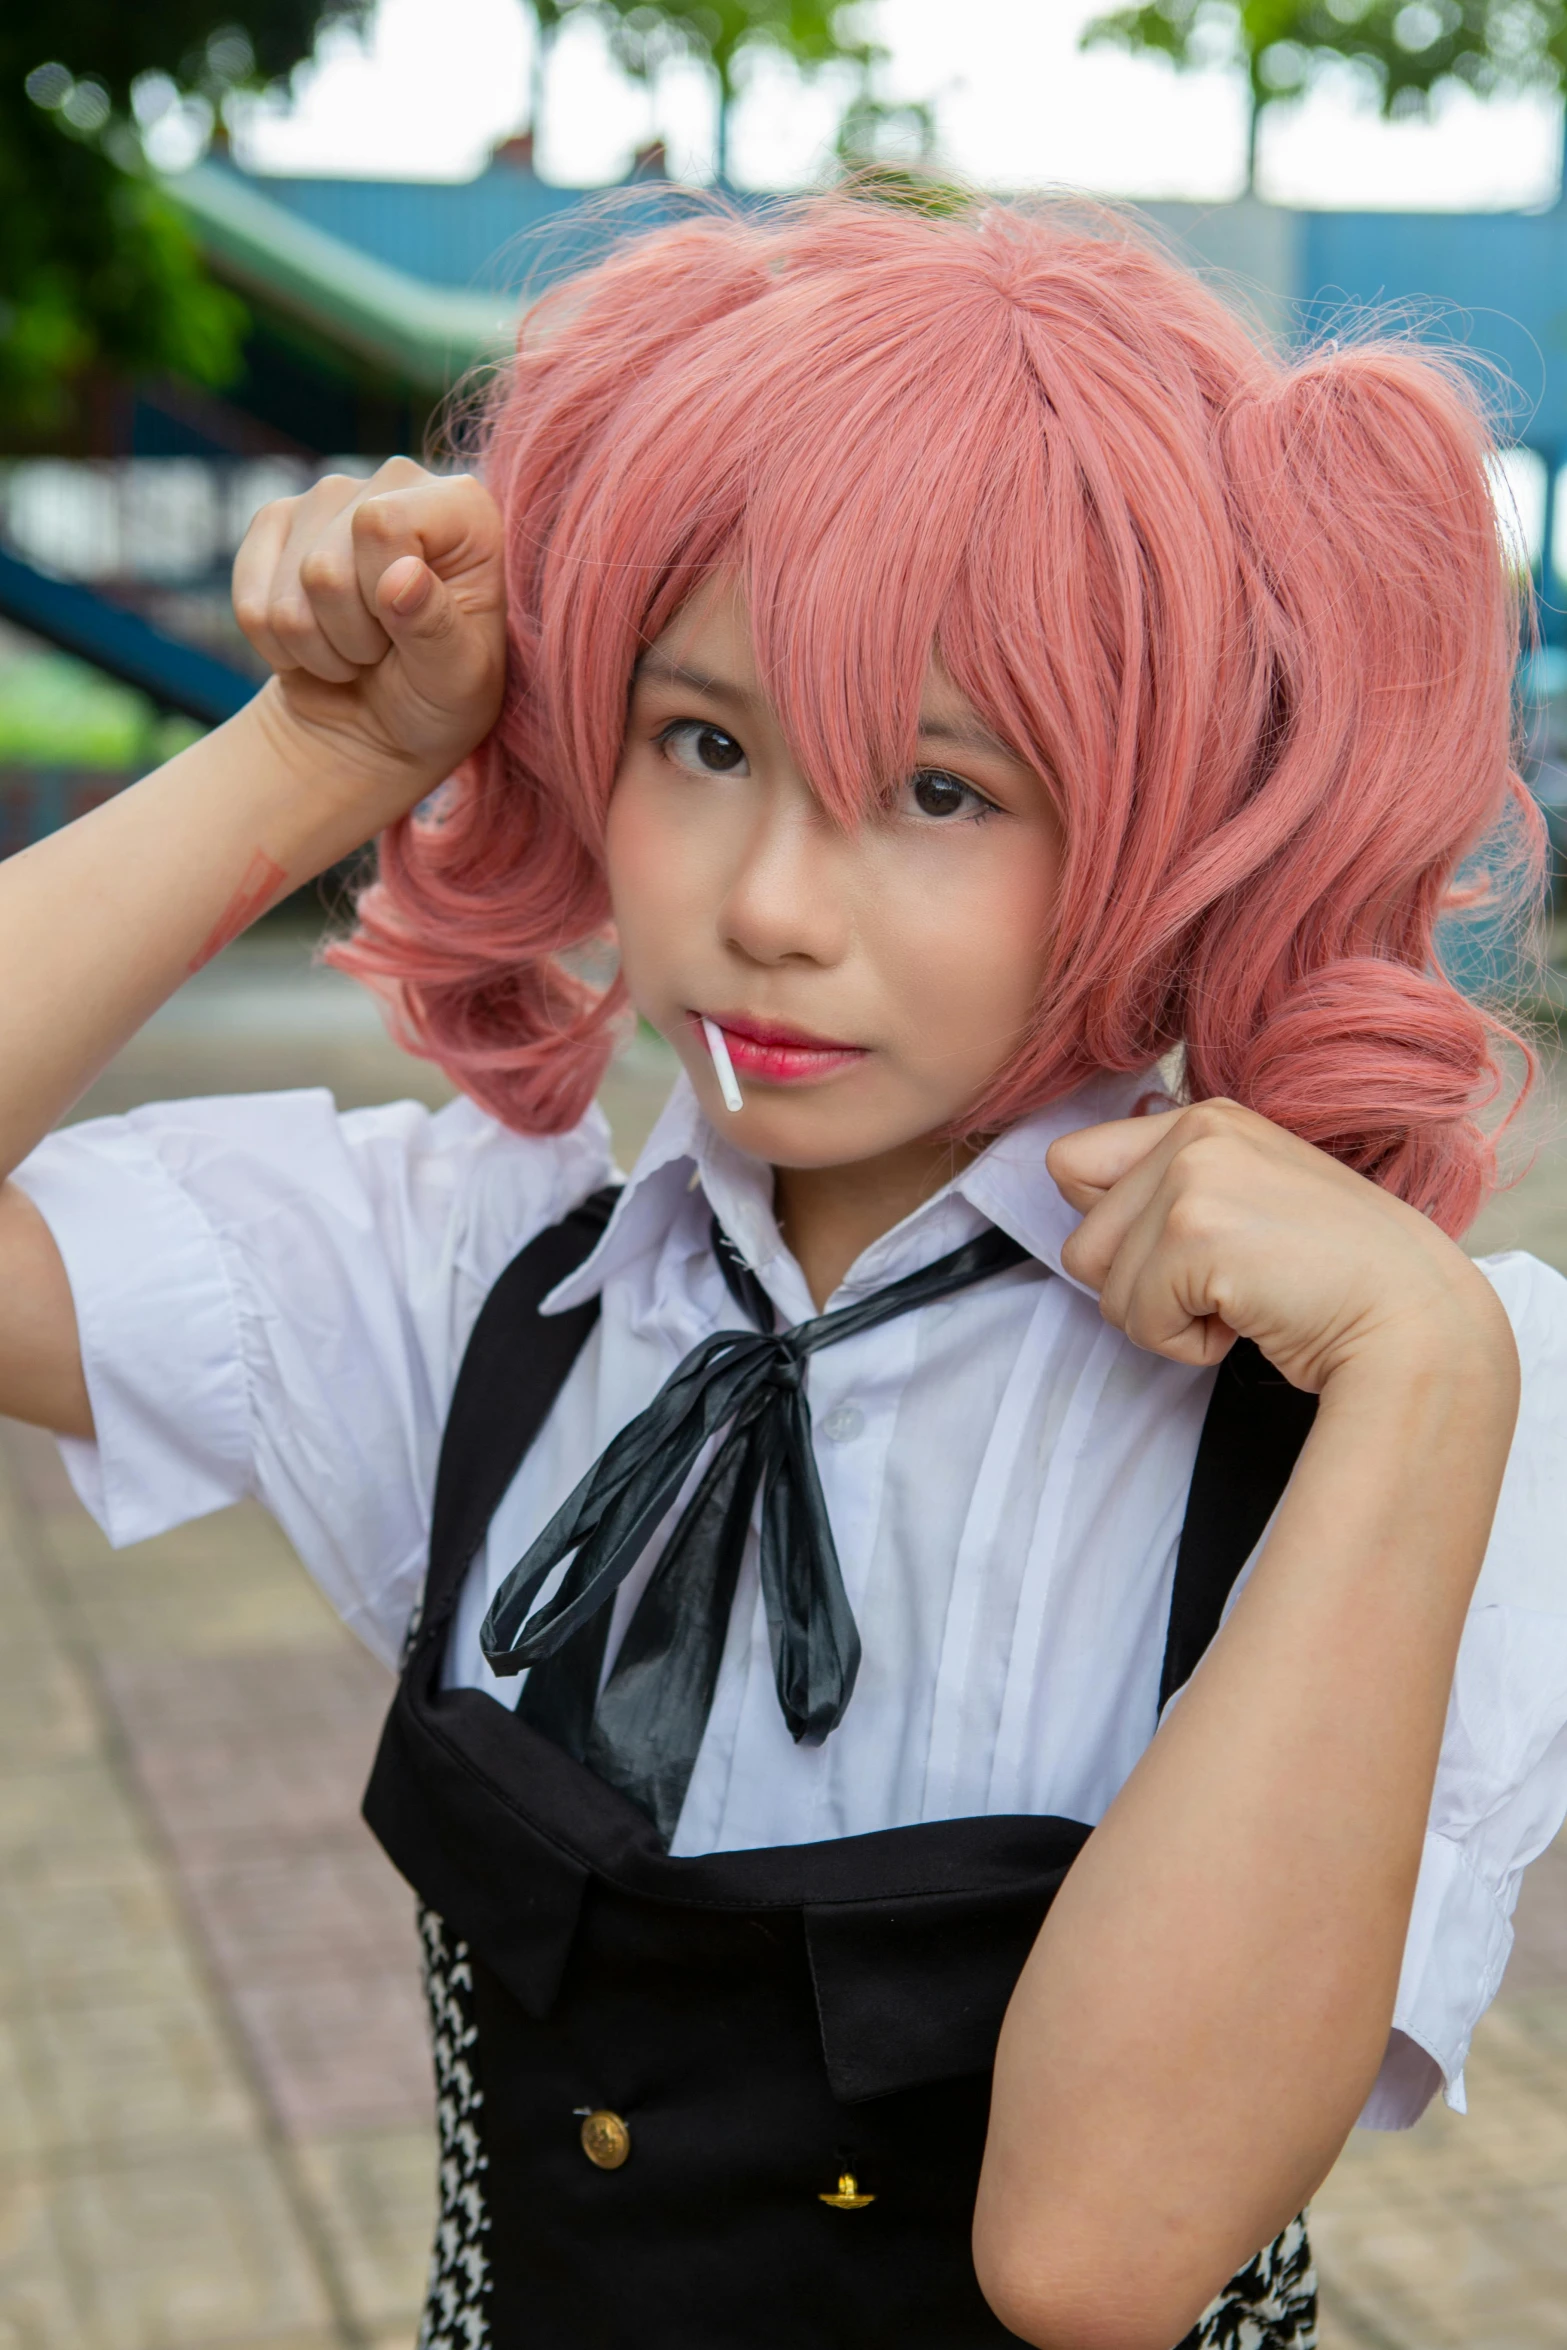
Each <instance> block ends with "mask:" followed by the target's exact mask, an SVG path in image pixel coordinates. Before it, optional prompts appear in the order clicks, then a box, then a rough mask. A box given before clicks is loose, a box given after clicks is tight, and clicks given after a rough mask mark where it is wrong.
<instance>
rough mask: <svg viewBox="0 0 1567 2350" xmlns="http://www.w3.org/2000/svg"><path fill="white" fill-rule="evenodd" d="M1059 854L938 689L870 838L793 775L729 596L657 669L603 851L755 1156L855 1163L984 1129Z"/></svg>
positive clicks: (635, 949)
mask: <svg viewBox="0 0 1567 2350" xmlns="http://www.w3.org/2000/svg"><path fill="white" fill-rule="evenodd" d="M1061 847H1062V842H1061V831H1060V825H1059V822H1058V819H1057V816H1056V813H1055V809H1054V806H1053V803H1052V800H1051V797H1050V793H1049V791H1048V789H1047V787H1046V785H1045V782H1044V780H1043V778H1042V777H1041V776H1039V775H1038V774H1036V773H1035V772H1034V771H1033V770H1032V769H1031V768H1029V767H1027V766H1025V765H1024V764H1023V763H1022V762H1021V761H1019V760H1018V759H1016V758H1014V757H1013V756H1012V755H1011V754H1010V753H1009V752H1008V751H1007V750H1005V749H1004V748H1003V747H1002V745H1001V744H1000V743H998V742H997V741H995V739H994V738H993V737H992V736H991V735H990V734H989V733H988V731H987V730H986V728H985V727H984V725H983V724H982V722H981V721H980V719H979V718H978V717H977V715H976V714H975V712H974V711H973V709H972V708H971V707H970V706H969V704H968V703H967V702H965V701H964V699H963V697H962V696H961V695H960V694H958V693H957V692H956V691H955V689H954V688H953V687H952V685H951V684H950V682H947V681H945V680H944V679H943V678H942V677H941V675H940V673H939V672H933V674H932V676H931V678H930V680H929V683H928V687H927V691H926V695H925V700H924V704H923V709H922V714H921V729H920V740H919V747H918V752H917V758H916V765H915V767H914V769H913V771H912V773H911V774H910V775H909V776H908V777H907V778H906V779H905V780H904V781H903V782H902V783H901V784H900V785H899V786H898V789H897V790H896V792H895V793H894V794H893V795H892V798H891V800H890V803H889V804H888V805H887V806H886V808H885V809H882V810H878V811H876V812H873V813H872V814H870V815H868V816H867V817H866V818H865V819H864V821H863V822H862V823H861V824H860V825H859V827H858V828H857V829H853V830H850V829H847V828H845V827H844V826H842V825H840V824H838V823H837V822H836V821H835V820H834V819H833V818H832V817H831V816H829V815H828V814H827V812H826V811H825V810H824V809H823V808H822V806H821V805H820V803H819V802H818V801H817V800H816V798H815V797H814V795H813V794H812V792H811V789H810V787H809V785H808V784H807V783H806V781H805V778H804V777H803V776H802V775H801V774H800V772H799V770H798V768H797V767H796V765H795V762H794V759H793V757H792V755H791V753H790V750H789V746H788V744H787V742H786V741H785V739H784V736H783V732H782V730H781V728H780V726H779V723H778V720H777V718H776V716H775V715H774V713H773V711H772V709H771V708H770V706H769V704H768V701H767V698H766V695H765V694H764V692H763V690H762V688H761V685H760V682H759V680H758V677H757V670H756V663H755V658H754V654H753V651H752V646H751V637H750V630H749V626H748V623H747V618H746V613H745V608H744V604H743V602H742V601H741V599H740V598H739V596H738V594H737V593H736V591H735V589H734V588H733V586H732V585H731V584H729V583H727V582H725V581H723V580H718V579H715V580H712V581H709V582H708V584H707V585H706V586H705V587H704V588H703V589H702V590H701V591H700V592H699V593H698V594H697V595H695V596H694V597H693V598H692V600H691V602H690V603H689V604H687V605H686V606H685V608H684V609H683V610H682V611H681V612H680V614H679V615H678V616H677V618H676V619H675V621H674V622H673V623H672V625H671V626H670V627H669V629H668V630H667V631H666V632H665V634H664V635H663V636H662V637H661V638H660V639H659V640H658V642H657V644H656V645H654V646H653V647H651V648H650V650H649V651H648V652H647V654H645V655H644V657H643V660H642V662H641V664H640V666H639V669H638V673H637V678H636V682H635V686H634V689H633V693H632V700H631V711H630V723H629V726H628V728H627V733H626V742H625V749H624V752H623V754H622V759H621V766H620V772H619V775H618V777H617V779H616V783H615V791H614V797H613V800H612V801H611V805H610V811H609V827H608V840H607V852H606V853H607V865H608V876H609V888H610V897H611V902H612V905H613V908H614V916H615V923H616V927H617V930H618V932H619V938H620V950H621V963H622V969H623V971H624V974H625V978H626V983H627V986H628V987H629V989H630V993H631V999H632V1002H633V1003H634V1004H635V1006H636V1008H637V1010H638V1011H639V1012H640V1013H641V1014H642V1015H643V1017H644V1018H645V1019H647V1020H649V1021H651V1023H652V1024H653V1026H654V1027H655V1028H657V1029H659V1030H660V1031H661V1032H662V1033H663V1034H664V1035H665V1036H666V1037H667V1038H668V1039H669V1041H670V1043H671V1044H672V1045H673V1046H674V1048H675V1050H676V1052H678V1053H679V1055H680V1057H681V1059H682V1061H683V1062H684V1063H685V1065H686V1068H687V1069H688V1070H689V1072H690V1074H691V1078H692V1081H693V1083H694V1084H695V1086H696V1089H697V1093H698V1095H699V1096H700V1098H701V1101H702V1104H703V1107H704V1108H705V1110H706V1111H707V1113H708V1115H709V1117H710V1118H711V1119H712V1121H713V1123H714V1125H715V1126H717V1127H718V1129H719V1131H720V1132H721V1133H724V1134H725V1135H727V1136H728V1137H729V1139H730V1140H732V1141H733V1142H735V1143H736V1144H737V1145H738V1146H739V1148H740V1149H742V1150H744V1151H748V1152H750V1153H751V1154H752V1155H753V1156H754V1157H757V1158H760V1159H766V1160H770V1161H771V1162H772V1163H773V1165H775V1166H778V1167H798V1168H815V1167H831V1166H842V1165H847V1164H849V1163H851V1162H856V1161H862V1160H869V1159H875V1158H877V1157H879V1156H881V1155H883V1154H886V1153H892V1152H898V1151H900V1150H903V1149H905V1148H906V1147H907V1146H908V1145H910V1144H912V1143H915V1142H917V1141H918V1140H919V1139H920V1138H922V1137H926V1136H934V1135H938V1134H941V1133H944V1132H950V1131H952V1130H954V1129H956V1130H957V1131H958V1132H961V1131H962V1130H963V1126H964V1120H965V1115H966V1113H967V1112H968V1110H969V1109H970V1107H971V1105H973V1104H975V1103H977V1102H978V1101H979V1100H980V1099H981V1097H982V1096H983V1094H984V1093H985V1092H986V1090H987V1088H988V1087H989V1085H990V1084H991V1082H992V1080H993V1079H994V1078H995V1077H996V1075H997V1074H998V1072H999V1071H1000V1070H1001V1069H1002V1068H1004V1067H1005V1065H1006V1064H1007V1063H1008V1062H1009V1061H1010V1060H1011V1058H1012V1057H1013V1054H1014V1053H1015V1051H1016V1049H1017V1047H1018V1045H1019V1043H1020V1042H1021V1041H1022V1039H1023V1037H1024V1035H1025V1033H1026V1030H1027V1026H1028V1022H1029V1017H1030V1014H1031V1012H1032V1010H1033V1007H1034V1004H1035V1002H1036V1000H1037V997H1038V993H1039V988H1040V983H1041V980H1042V978H1043V975H1044V969H1045V960H1046V953H1047V944H1048V934H1049V929H1050V916H1051V910H1052V907H1053V904H1054V900H1055V890H1056V882H1057V876H1058V874H1059V870H1060V863H1061ZM704 1018H706V1019H708V1020H712V1021H714V1022H716V1023H717V1025H718V1026H719V1027H720V1028H721V1029H722V1031H723V1033H724V1038H725V1041H726V1043H727V1045H728V1049H729V1054H730V1057H731V1059H732V1061H733V1064H734V1069H735V1074H736V1077H737V1078H738V1080H739V1086H740V1092H741V1096H742V1101H743V1107H742V1108H741V1109H740V1110H739V1111H738V1112H737V1113H735V1112H731V1111H729V1110H726V1109H725V1107H724V1105H723V1101H722V1098H721V1095H720V1090H719V1084H718V1079H717V1076H716V1074H715V1071H714V1066H713V1061H712V1057H711V1054H710V1052H709V1050H708V1047H707V1045H706V1043H705V1041H704V1037H703V1031H702V1026H701V1023H702V1020H703V1019H704Z"/></svg>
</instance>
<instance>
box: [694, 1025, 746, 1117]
mask: <svg viewBox="0 0 1567 2350" xmlns="http://www.w3.org/2000/svg"><path fill="white" fill-rule="evenodd" d="M702 1034H703V1035H704V1036H705V1037H706V1039H707V1049H708V1051H709V1052H710V1053H711V1054H712V1056H713V1073H714V1075H715V1076H716V1077H717V1079H718V1090H719V1092H720V1093H721V1094H722V1095H723V1097H724V1108H725V1109H726V1110H743V1109H744V1108H745V1103H744V1102H743V1101H742V1100H741V1098H740V1080H739V1078H738V1077H737V1076H736V1075H735V1065H734V1063H733V1061H731V1059H730V1058H729V1047H728V1045H727V1044H726V1043H725V1042H724V1032H723V1030H722V1029H721V1028H720V1027H719V1025H718V1023H717V1021H716V1020H709V1019H707V1018H706V1017H705V1015H704V1017H703V1021H702Z"/></svg>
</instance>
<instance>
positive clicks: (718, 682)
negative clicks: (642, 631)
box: [631, 645, 757, 710]
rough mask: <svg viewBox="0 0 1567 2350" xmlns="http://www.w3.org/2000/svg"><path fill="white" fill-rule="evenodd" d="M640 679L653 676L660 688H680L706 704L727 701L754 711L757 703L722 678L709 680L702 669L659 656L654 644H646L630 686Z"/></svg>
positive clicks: (754, 698) (741, 688)
mask: <svg viewBox="0 0 1567 2350" xmlns="http://www.w3.org/2000/svg"><path fill="white" fill-rule="evenodd" d="M643 677H656V678H657V679H658V681H659V683H660V684H661V685H683V686H684V687H685V688H686V690H687V691H688V692H689V693H693V694H704V695H705V696H706V697H707V699H708V700H709V701H710V702H731V703H733V704H734V705H735V706H736V707H737V708H738V709H742V710H754V709H755V707H756V704H757V696H756V695H755V694H748V693H747V692H746V690H745V688H744V686H741V685H734V684H732V683H731V682H730V681H729V679H727V678H724V677H709V676H708V674H707V672H706V670H705V669H688V668H687V667H686V665H685V663H684V662H683V661H672V660H671V659H670V657H669V655H668V654H667V653H661V652H660V651H659V649H658V647H657V645H649V647H648V649H647V651H646V652H645V653H644V654H643V655H642V658H641V659H640V660H639V661H638V663H637V665H636V667H635V669H634V670H633V671H632V672H631V682H632V683H633V685H635V684H636V683H637V681H638V680H639V679H640V678H643Z"/></svg>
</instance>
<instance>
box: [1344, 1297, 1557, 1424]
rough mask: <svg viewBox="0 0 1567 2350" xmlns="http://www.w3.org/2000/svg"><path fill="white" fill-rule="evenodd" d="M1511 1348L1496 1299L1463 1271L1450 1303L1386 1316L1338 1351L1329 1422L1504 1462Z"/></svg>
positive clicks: (1512, 1389)
mask: <svg viewBox="0 0 1567 2350" xmlns="http://www.w3.org/2000/svg"><path fill="white" fill-rule="evenodd" d="M1518 1394H1519V1367H1518V1348H1517V1344H1516V1341H1515V1340H1514V1337H1513V1331H1512V1325H1511V1323H1510V1322H1509V1321H1508V1319H1507V1315H1506V1313H1505V1311H1504V1309H1503V1307H1502V1304H1501V1301H1500V1299H1499V1298H1498V1297H1497V1295H1496V1292H1495V1291H1494V1290H1493V1289H1492V1287H1491V1285H1490V1283H1489V1282H1488V1281H1487V1280H1486V1278H1485V1276H1484V1275H1483V1274H1482V1273H1479V1272H1477V1271H1475V1270H1474V1268H1473V1267H1472V1266H1468V1265H1466V1266H1465V1270H1464V1278H1463V1280H1462V1281H1461V1282H1459V1283H1456V1284H1455V1285H1454V1292H1453V1294H1452V1295H1450V1296H1447V1297H1444V1298H1440V1299H1432V1300H1429V1301H1427V1302H1426V1303H1425V1304H1424V1305H1423V1306H1422V1307H1421V1308H1420V1309H1419V1310H1413V1309H1411V1310H1408V1311H1406V1312H1404V1313H1401V1314H1396V1315H1390V1316H1389V1317H1388V1318H1387V1319H1386V1320H1385V1321H1384V1322H1382V1323H1381V1324H1380V1325H1379V1326H1378V1327H1376V1328H1375V1329H1374V1330H1371V1331H1369V1332H1368V1333H1366V1334H1365V1336H1363V1337H1362V1338H1361V1339H1360V1340H1359V1341H1358V1342H1357V1343H1356V1344H1355V1345H1353V1346H1352V1347H1349V1348H1347V1349H1346V1350H1345V1352H1344V1354H1343V1355H1342V1357H1341V1358H1340V1360H1339V1361H1338V1362H1337V1363H1335V1365H1334V1367H1333V1369H1332V1370H1331V1372H1330V1373H1329V1375H1328V1377H1327V1378H1326V1379H1325V1380H1324V1381H1323V1384H1322V1388H1321V1400H1322V1405H1323V1407H1324V1409H1325V1410H1326V1411H1327V1413H1328V1414H1329V1416H1330V1417H1338V1416H1339V1415H1343V1416H1345V1417H1364V1416H1365V1415H1367V1414H1369V1415H1370V1416H1371V1417H1372V1418H1373V1419H1378V1420H1380V1419H1386V1418H1389V1417H1394V1418H1398V1419H1401V1420H1404V1421H1408V1422H1412V1423H1420V1424H1422V1425H1423V1426H1424V1427H1425V1428H1426V1430H1427V1431H1428V1433H1429V1434H1430V1435H1431V1437H1432V1438H1433V1440H1435V1438H1436V1436H1437V1432H1438V1431H1439V1430H1444V1429H1445V1430H1448V1431H1450V1432H1451V1433H1452V1435H1453V1436H1454V1437H1455V1438H1457V1439H1458V1440H1460V1441H1462V1442H1464V1443H1466V1444H1469V1445H1484V1444H1486V1443H1487V1442H1493V1443H1495V1444H1497V1445H1499V1447H1500V1450H1501V1453H1502V1456H1503V1458H1505V1456H1506V1451H1507V1447H1508V1445H1509V1443H1510V1442H1511V1438H1512V1431H1513V1425H1514V1422H1515V1421H1516V1419H1517V1414H1518Z"/></svg>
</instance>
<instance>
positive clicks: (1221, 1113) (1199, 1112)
mask: <svg viewBox="0 0 1567 2350" xmlns="http://www.w3.org/2000/svg"><path fill="white" fill-rule="evenodd" d="M1243 1115H1244V1113H1243V1112H1242V1111H1241V1109H1240V1107H1239V1104H1238V1103H1235V1102H1232V1101H1230V1100H1229V1099H1227V1097H1226V1096H1225V1095H1223V1094H1214V1095H1213V1096H1212V1097H1211V1099H1209V1100H1208V1101H1203V1102H1193V1103H1192V1105H1191V1108H1190V1109H1189V1110H1186V1111H1184V1112H1183V1113H1182V1116H1181V1124H1180V1131H1181V1138H1182V1140H1183V1141H1196V1140H1197V1139H1198V1138H1199V1137H1202V1136H1206V1135H1213V1134H1233V1133H1234V1132H1235V1129H1236V1126H1237V1124H1238V1123H1239V1120H1240V1118H1241V1117H1242V1116H1243Z"/></svg>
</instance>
